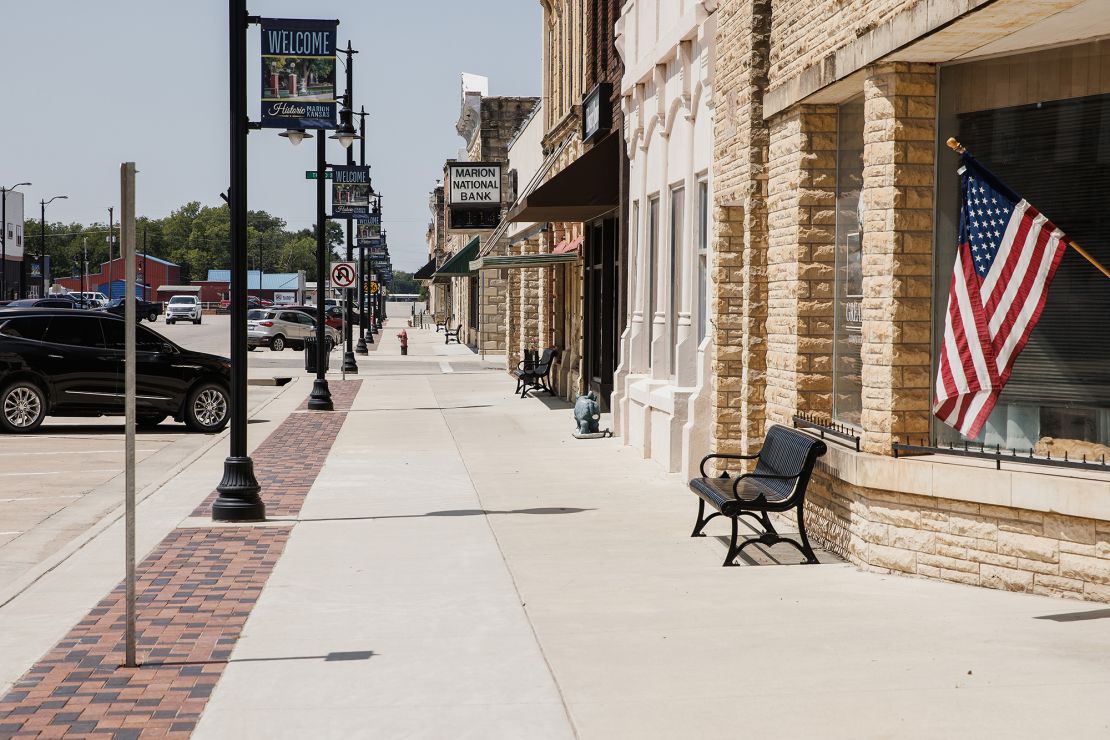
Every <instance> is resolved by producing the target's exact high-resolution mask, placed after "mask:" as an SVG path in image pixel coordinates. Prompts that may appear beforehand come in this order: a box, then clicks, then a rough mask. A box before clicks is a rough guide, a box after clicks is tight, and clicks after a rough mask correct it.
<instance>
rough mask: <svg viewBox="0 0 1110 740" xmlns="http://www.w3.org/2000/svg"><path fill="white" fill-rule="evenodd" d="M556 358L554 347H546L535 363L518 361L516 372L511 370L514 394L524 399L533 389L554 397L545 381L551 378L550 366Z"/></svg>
mask: <svg viewBox="0 0 1110 740" xmlns="http://www.w3.org/2000/svg"><path fill="white" fill-rule="evenodd" d="M557 356H558V351H557V350H556V349H555V348H554V347H548V348H547V349H545V350H544V351H543V354H541V355H540V358H539V359H538V360H536V361H535V362H533V363H528V362H527V361H525V360H521V361H520V364H518V365H517V368H516V370H513V377H514V378H516V392H517V393H519V394H520V397H521V398H524V397H525V396H526V395H527V394H528V391H530V390H532V389H533V388H535V389H537V390H545V391H547V392H548V393H550V394H551V395H553V396H554V395H555V391H553V390H551V386H550V385H549V384H548V382H547V379H548V378H549V377H551V365H552V364H553V363H554V362H555V358H556V357H557Z"/></svg>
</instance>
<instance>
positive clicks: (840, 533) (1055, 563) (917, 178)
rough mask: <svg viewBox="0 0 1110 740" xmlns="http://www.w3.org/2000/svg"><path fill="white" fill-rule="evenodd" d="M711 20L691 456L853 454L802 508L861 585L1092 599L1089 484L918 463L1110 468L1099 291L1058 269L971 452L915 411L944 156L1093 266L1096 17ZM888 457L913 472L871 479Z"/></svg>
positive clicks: (1054, 12)
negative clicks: (701, 415) (788, 439)
mask: <svg viewBox="0 0 1110 740" xmlns="http://www.w3.org/2000/svg"><path fill="white" fill-rule="evenodd" d="M706 5H709V3H706ZM716 6H717V7H716V15H717V49H716V53H715V59H716V72H715V83H714V90H713V98H714V105H713V119H714V120H713V138H714V141H713V146H714V162H713V172H712V182H713V188H712V190H713V203H714V213H713V218H714V221H715V223H716V229H715V237H714V239H713V244H712V249H711V250H710V251H711V270H710V272H711V276H712V281H711V282H712V290H711V295H712V299H711V301H710V308H709V311H710V321H709V324H710V327H711V329H710V331H709V336H710V338H711V340H712V342H713V343H714V344H715V352H716V354H715V356H714V357H713V360H712V363H711V367H712V372H711V384H712V391H713V392H712V393H711V394H710V396H709V401H710V404H709V405H710V409H711V419H712V424H711V425H710V427H709V430H710V431H711V436H712V439H711V440H710V445H711V446H713V447H716V448H718V449H723V450H732V451H737V452H748V451H751V450H753V449H755V448H757V447H758V445H759V444H760V441H761V440H762V437H763V435H764V433H765V432H766V429H767V427H768V425H770V424H772V423H780V424H790V423H792V420H793V418H794V416H795V414H798V413H807V414H811V415H814V416H815V417H817V418H819V419H823V420H825V421H824V422H823V423H825V424H832V423H835V424H838V425H841V428H842V429H847V430H848V434H849V435H850V436H852V437H855V438H858V440H859V444H860V450H859V451H857V450H856V449H855V446H854V444H853V443H852V442H851V440H848V444H845V445H837V444H832V445H830V451H829V453H828V455H827V456H826V457H825V458H823V460H822V462H821V465H820V470H819V473H818V474H817V476H816V479H815V481H814V483H813V485H812V486H811V488H810V491H811V495H810V498H809V502H808V506H809V508H810V514H811V516H810V522H811V524H812V525H813V528H815V529H817V530H818V533H819V535H820V537H821V539H822V540H823V541H824V542H825V544H826V546H828V547H829V548H831V549H833V550H835V551H836V552H838V553H839V554H841V555H843V556H844V557H846V558H848V559H849V560H851V561H852V562H854V563H856V564H858V565H860V566H862V567H865V568H869V569H875V570H880V571H893V572H902V573H909V574H914V575H919V576H927V577H933V578H940V579H945V580H951V581H957V582H961V583H969V584H973V585H981V586H987V587H993V588H1004V589H1011V590H1024V591H1034V592H1038V593H1047V594H1060V595H1066V596H1073V597H1078V598H1086V599H1093V600H1110V558H1108V557H1107V556H1108V555H1110V482H1108V480H1107V476H1106V472H1105V470H1104V469H1103V468H1101V467H1100V466H1092V465H1088V466H1083V465H1082V464H1079V465H1078V466H1074V467H1070V468H1064V467H1052V466H1051V465H1039V464H1031V463H1030V462H1028V460H1027V463H1026V464H1018V463H1017V462H1015V461H1013V460H1010V461H1002V462H1001V463H996V461H995V460H992V459H989V458H988V459H974V458H968V457H964V456H956V455H945V454H936V453H938V452H939V450H938V449H937V447H938V446H942V445H946V444H947V443H953V444H956V445H958V446H959V448H960V449H961V451H962V449H963V447H964V444H965V443H967V445H968V447H969V449H974V450H979V449H983V450H984V451H986V450H994V449H995V447H996V445H997V447H998V448H999V449H1002V450H1006V449H1015V450H1019V451H1021V453H1022V454H1023V455H1025V456H1026V457H1027V458H1028V456H1029V455H1030V454H1032V456H1033V458H1034V460H1036V459H1040V460H1041V461H1043V462H1048V460H1047V456H1048V455H1049V454H1051V457H1052V458H1053V459H1056V460H1059V458H1061V457H1063V455H1064V453H1065V452H1067V453H1068V455H1069V459H1070V460H1071V461H1072V462H1074V461H1075V460H1077V459H1082V458H1083V457H1084V456H1085V457H1086V459H1087V460H1092V459H1099V458H1101V457H1102V456H1103V455H1105V453H1106V452H1107V451H1110V393H1108V391H1110V387H1107V386H1106V385H1105V383H1103V382H1102V381H1101V379H1100V378H1101V376H1102V375H1103V374H1102V373H1099V372H1097V371H1095V368H1096V367H1105V361H1106V360H1107V359H1110V358H1104V357H1103V356H1102V355H1103V353H1104V352H1106V351H1107V350H1105V349H1104V348H1106V347H1110V343H1108V342H1106V341H1103V340H1099V339H1098V336H1099V335H1100V334H1101V333H1102V332H1104V331H1107V330H1106V329H1104V328H1102V322H1099V321H1095V320H1093V319H1092V318H1089V317H1095V316H1101V315H1103V311H1102V308H1103V302H1104V301H1105V300H1106V299H1105V298H1104V297H1103V296H1105V295H1107V294H1108V293H1107V289H1106V288H1107V286H1106V283H1105V278H1103V277H1102V276H1101V275H1099V274H1098V273H1096V272H1094V271H1093V269H1092V268H1090V266H1089V265H1087V264H1086V263H1084V262H1083V261H1082V260H1081V259H1079V258H1077V257H1076V256H1075V255H1074V254H1068V255H1067V256H1065V258H1064V260H1063V262H1062V263H1061V267H1060V270H1059V272H1058V273H1057V278H1056V281H1057V282H1055V283H1054V284H1053V288H1052V291H1051V292H1050V294H1049V299H1048V302H1047V304H1046V307H1045V311H1044V315H1043V317H1042V320H1041V323H1040V324H1039V325H1038V327H1037V329H1036V330H1035V331H1034V333H1033V335H1032V337H1031V339H1030V342H1029V345H1028V346H1027V347H1026V349H1025V351H1024V352H1023V353H1022V355H1021V356H1020V358H1019V359H1018V361H1017V364H1016V365H1015V368H1014V374H1013V376H1012V377H1011V379H1010V382H1009V384H1008V385H1007V387H1006V390H1005V391H1004V392H1003V394H1002V396H1001V399H1000V401H999V403H998V405H997V407H996V408H995V409H994V412H993V413H992V414H991V417H990V419H989V420H988V422H987V425H986V428H985V430H984V431H983V433H982V434H981V435H980V436H979V437H978V438H976V439H970V440H967V439H964V438H962V437H960V436H959V435H958V434H957V433H956V432H954V431H953V430H952V429H951V428H949V427H947V426H945V425H943V424H942V423H941V422H940V421H939V420H937V419H935V418H934V417H933V416H932V414H931V410H930V407H931V400H932V395H933V391H932V387H933V378H934V377H936V366H937V358H938V353H939V352H940V347H941V343H942V339H943V337H942V335H943V328H944V312H945V309H946V305H947V300H948V286H949V282H950V279H951V275H952V265H953V262H954V258H955V248H956V241H957V240H956V228H957V224H958V220H959V209H958V208H959V207H958V198H957V195H958V183H959V181H958V177H957V175H956V170H957V167H958V166H959V161H958V158H957V157H956V156H955V155H954V154H953V153H952V152H950V151H949V149H948V148H947V147H946V146H945V140H946V139H947V138H948V137H949V136H955V137H957V138H959V139H960V141H961V142H962V143H963V144H964V145H965V146H967V147H968V149H969V150H971V151H973V152H974V153H976V154H977V155H978V157H979V158H980V159H981V160H982V161H984V163H985V164H987V166H989V167H991V168H992V169H993V170H994V171H995V172H996V173H997V174H998V175H999V176H1000V177H1001V178H1002V179H1003V180H1005V181H1006V182H1007V183H1008V184H1009V185H1010V186H1012V187H1013V188H1014V189H1015V190H1017V191H1018V192H1019V193H1021V195H1022V196H1024V197H1026V198H1028V200H1029V201H1030V202H1031V203H1033V204H1035V205H1036V206H1037V207H1038V208H1039V209H1040V210H1041V211H1043V212H1044V213H1046V214H1047V215H1049V216H1050V217H1051V218H1052V219H1053V221H1054V222H1055V223H1057V224H1058V225H1060V227H1061V228H1062V229H1064V230H1065V231H1066V232H1067V233H1068V235H1069V236H1071V237H1073V238H1074V239H1076V241H1078V242H1079V243H1081V244H1083V245H1084V246H1085V247H1086V248H1087V249H1088V251H1090V252H1092V253H1093V254H1094V255H1095V256H1096V257H1098V258H1100V259H1101V260H1102V261H1103V262H1106V261H1108V260H1110V231H1108V230H1107V229H1105V228H1104V227H1102V223H1101V222H1102V219H1103V216H1102V214H1103V213H1104V212H1105V209H1104V208H1101V207H1100V206H1099V203H1100V202H1101V201H1100V199H1101V200H1102V201H1104V200H1105V197H1106V193H1107V191H1108V190H1110V182H1108V180H1107V172H1110V171H1108V170H1106V168H1105V167H1104V166H1103V165H1102V164H1101V163H1102V162H1104V161H1106V150H1105V148H1104V147H1103V145H1102V143H1101V142H1102V140H1103V138H1104V137H1102V136H1100V135H1097V134H1096V133H1095V132H1099V131H1105V130H1106V128H1105V127H1106V119H1105V113H1104V112H1103V111H1104V110H1107V109H1110V108H1108V107H1107V106H1108V105H1110V45H1108V44H1107V42H1105V41H1104V40H1102V37H1103V36H1104V35H1105V34H1106V33H1107V32H1108V31H1110V14H1108V13H1106V11H1105V6H1104V4H1102V3H1099V2H1084V1H1082V0H1061V1H1060V2H1053V3H1043V2H1033V1H1032V0H993V1H991V0H968V1H966V2H958V3H934V2H926V1H925V0H919V1H918V2H904V1H903V0H870V1H868V0H864V1H861V2H853V3H839V2H818V3H814V2H811V1H809V0H720V1H719V2H718V3H717V4H716ZM938 443H939V444H938ZM906 444H914V445H917V446H919V447H922V448H927V449H925V450H917V451H918V452H920V451H929V450H930V449H931V450H932V451H933V452H934V454H931V455H928V456H925V457H914V458H913V459H906V458H905V457H899V458H896V457H894V454H893V453H894V452H895V451H896V447H897V446H898V445H906ZM981 446H982V447H981ZM996 464H998V466H999V468H1000V469H998V470H996V469H995V467H996Z"/></svg>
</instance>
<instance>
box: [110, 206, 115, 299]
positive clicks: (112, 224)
mask: <svg viewBox="0 0 1110 740" xmlns="http://www.w3.org/2000/svg"><path fill="white" fill-rule="evenodd" d="M115 244H116V216H115V211H114V210H113V208H112V206H108V300H109V301H110V300H112V260H113V259H114V258H115Z"/></svg>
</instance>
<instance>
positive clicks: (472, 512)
mask: <svg viewBox="0 0 1110 740" xmlns="http://www.w3.org/2000/svg"><path fill="white" fill-rule="evenodd" d="M583 511H596V509H578V508H575V507H570V506H567V507H555V506H547V507H539V508H534V509H511V510H509V511H492V510H490V509H449V510H447V511H429V512H428V513H427V514H387V515H385V516H339V517H323V518H320V519H297V520H296V521H298V522H357V521H363V520H373V519H422V518H424V517H428V516H485V515H489V514H543V515H546V514H578V513H580V512H583Z"/></svg>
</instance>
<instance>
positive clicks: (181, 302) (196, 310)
mask: <svg viewBox="0 0 1110 740" xmlns="http://www.w3.org/2000/svg"><path fill="white" fill-rule="evenodd" d="M200 320H201V306H200V299H199V298H197V297H196V296H195V295H175V296H173V297H172V298H170V302H169V303H167V304H166V323H167V324H175V323H177V322H178V321H192V322H193V323H194V324H199V323H200Z"/></svg>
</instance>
